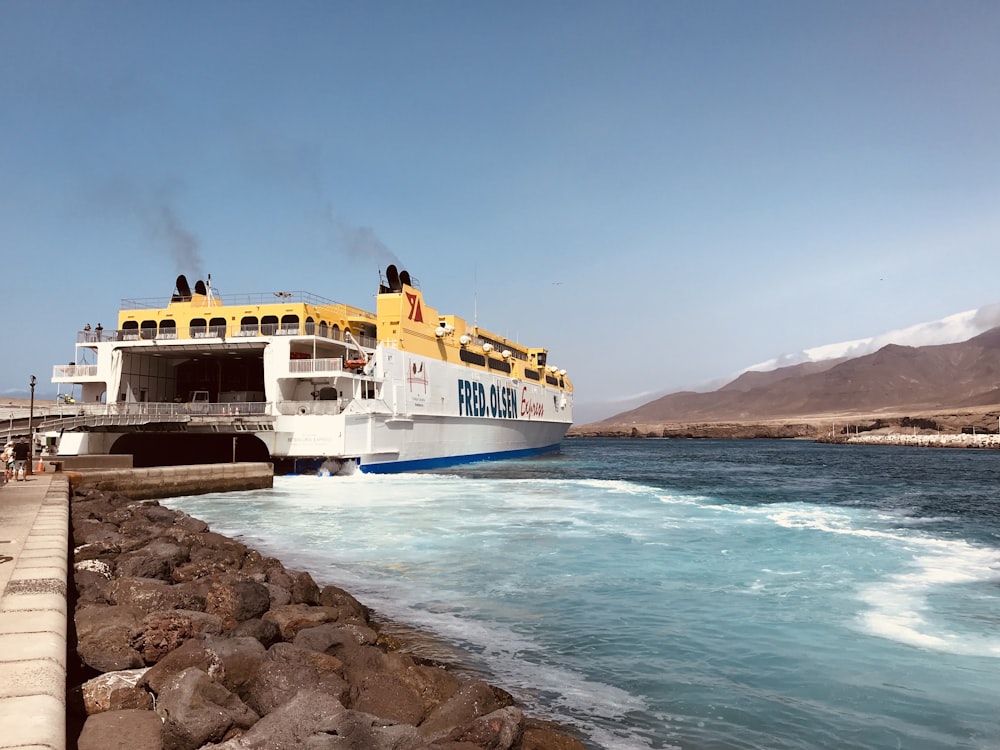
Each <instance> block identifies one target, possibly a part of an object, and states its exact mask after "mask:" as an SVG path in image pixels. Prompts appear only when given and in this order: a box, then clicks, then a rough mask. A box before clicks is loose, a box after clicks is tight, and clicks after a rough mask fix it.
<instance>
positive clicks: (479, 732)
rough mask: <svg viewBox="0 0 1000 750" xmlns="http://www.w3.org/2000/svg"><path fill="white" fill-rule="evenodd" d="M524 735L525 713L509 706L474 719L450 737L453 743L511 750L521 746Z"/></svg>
mask: <svg viewBox="0 0 1000 750" xmlns="http://www.w3.org/2000/svg"><path fill="white" fill-rule="evenodd" d="M523 734H524V713H523V712H522V711H521V709H519V708H517V707H516V706H507V707H506V708H500V709H497V710H496V711H493V712H491V713H488V714H486V715H485V716H480V717H478V718H476V719H473V720H472V721H471V722H469V724H467V725H466V726H464V727H460V728H458V729H456V730H454V731H453V732H451V733H450V734H449V735H448V740H449V741H451V742H471V743H472V744H473V745H475V746H476V747H480V748H485V750H511V748H516V747H518V746H519V745H520V742H521V737H522V735H523Z"/></svg>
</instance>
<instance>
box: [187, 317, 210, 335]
mask: <svg viewBox="0 0 1000 750" xmlns="http://www.w3.org/2000/svg"><path fill="white" fill-rule="evenodd" d="M190 330H191V334H190V335H191V338H193V339H203V338H205V337H206V336H207V335H208V322H207V321H206V320H205V319H204V318H192V319H191V329H190Z"/></svg>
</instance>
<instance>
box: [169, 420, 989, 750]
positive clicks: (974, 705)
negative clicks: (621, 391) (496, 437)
mask: <svg viewBox="0 0 1000 750" xmlns="http://www.w3.org/2000/svg"><path fill="white" fill-rule="evenodd" d="M163 502H164V504H166V505H169V506H171V507H175V508H178V509H181V510H183V511H185V512H187V513H189V514H190V515H192V516H195V517H197V518H200V519H202V520H204V521H206V522H208V523H209V525H210V526H211V527H212V529H213V530H214V531H217V532H220V533H223V534H226V535H229V536H233V537H236V538H239V539H240V540H242V541H243V542H245V543H247V544H249V545H250V546H253V547H255V548H256V549H258V550H260V551H261V552H262V553H264V554H266V555H269V556H273V557H277V558H278V559H280V560H281V561H282V562H283V563H284V564H285V565H286V566H288V567H292V568H296V569H302V570H308V571H309V572H310V573H312V575H313V577H314V578H315V579H316V581H317V582H318V583H319V584H320V585H326V584H334V585H337V586H340V587H342V588H345V589H347V590H348V591H350V592H351V593H353V594H354V595H355V596H356V597H357V598H358V599H360V600H361V601H362V602H363V603H364V604H366V605H368V606H369V607H371V608H373V609H374V610H375V611H376V612H377V613H378V615H379V616H380V617H383V618H385V619H388V620H391V621H395V622H399V623H405V624H406V625H408V626H410V627H412V628H413V629H414V630H415V631H416V632H418V633H420V634H421V636H420V637H419V638H418V639H417V641H418V642H421V643H423V645H422V646H421V647H422V648H425V649H429V650H430V651H434V649H435V648H436V649H438V653H437V654H433V656H435V657H440V658H442V659H445V660H451V661H452V663H454V664H456V665H459V666H462V667H464V668H467V669H469V670H470V671H471V672H472V673H474V674H476V675H477V676H482V677H485V678H486V679H487V680H488V681H490V682H491V683H492V684H496V685H498V686H500V687H503V688H504V689H506V690H507V691H509V692H510V693H512V694H513V695H514V696H515V697H516V698H517V699H518V700H519V701H521V702H523V704H524V705H525V706H527V707H528V710H529V712H530V713H531V714H533V715H535V716H538V717H541V718H545V719H552V720H555V721H558V722H560V723H562V724H563V725H565V726H567V727H569V728H570V729H572V730H573V731H574V732H575V733H576V734H577V735H578V736H579V737H580V738H581V739H582V741H583V742H584V743H585V744H586V745H587V747H589V748H609V749H612V748H613V749H618V748H621V749H623V750H624V749H625V748H629V749H632V748H678V749H681V750H750V749H753V750H807V749H808V750H814V749H816V748H831V749H833V748H836V749H837V750H848V749H850V748H866V749H868V748H880V749H881V748H905V749H906V750H945V749H947V750H954V749H955V748H975V749H976V750H980V749H984V748H1000V451H979V450H961V449H931V448H906V447H891V446H849V445H826V444H819V443H813V442H808V441H763V440H756V441H754V440H747V441H715V440H663V439H636V440H628V439H567V440H566V441H564V442H563V445H562V449H561V451H560V452H558V453H555V454H551V455H548V456H544V457H538V458H533V459H525V460H517V461H504V462H495V463H481V464H469V465H465V466H461V467H457V468H453V469H449V470H440V471H435V472H432V473H426V474H399V475H365V474H357V475H354V476H349V477H316V476H289V477H275V481H274V487H273V488H272V489H268V490H259V491H251V492H234V493H222V494H215V495H200V496H192V497H182V498H174V499H171V500H167V501H163ZM435 643H436V644H438V645H437V646H435V645H433V644H435Z"/></svg>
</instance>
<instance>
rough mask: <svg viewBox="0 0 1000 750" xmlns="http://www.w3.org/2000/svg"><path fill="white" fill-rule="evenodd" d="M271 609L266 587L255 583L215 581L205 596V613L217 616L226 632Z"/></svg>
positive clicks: (228, 580)
mask: <svg viewBox="0 0 1000 750" xmlns="http://www.w3.org/2000/svg"><path fill="white" fill-rule="evenodd" d="M270 607H271V596H270V594H269V593H268V590H267V586H265V585H264V584H263V583H258V582H256V581H249V580H240V579H235V580H234V579H231V578H224V579H216V580H214V581H212V582H211V583H210V584H209V586H208V591H207V593H206V594H205V611H206V612H211V613H212V614H214V615H218V616H219V617H220V618H221V619H222V622H223V626H224V627H225V628H226V630H232V629H233V628H235V627H236V625H237V624H238V623H240V622H243V621H244V620H252V619H254V618H258V617H260V616H261V615H263V614H264V613H265V612H267V610H268V609H270Z"/></svg>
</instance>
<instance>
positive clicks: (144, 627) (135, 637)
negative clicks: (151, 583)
mask: <svg viewBox="0 0 1000 750" xmlns="http://www.w3.org/2000/svg"><path fill="white" fill-rule="evenodd" d="M221 632H222V621H221V620H220V619H219V618H218V617H216V616H215V615H211V614H208V613H207V612H193V611H190V610H183V609H168V610H161V611H158V612H151V613H150V614H148V615H146V616H145V617H144V618H142V620H140V621H139V623H138V625H137V626H136V627H135V628H134V629H133V631H132V636H131V640H130V641H129V643H130V645H131V646H132V648H134V649H135V650H136V651H138V652H139V654H140V655H141V656H142V658H143V661H145V662H146V664H156V662H158V661H159V660H160V659H162V658H163V657H164V656H166V655H167V654H169V653H170V652H171V651H173V650H174V649H176V648H178V647H179V646H180V645H181V644H183V643H184V642H185V641H188V640H190V639H191V638H194V637H196V636H199V635H218V634H219V633H221Z"/></svg>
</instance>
